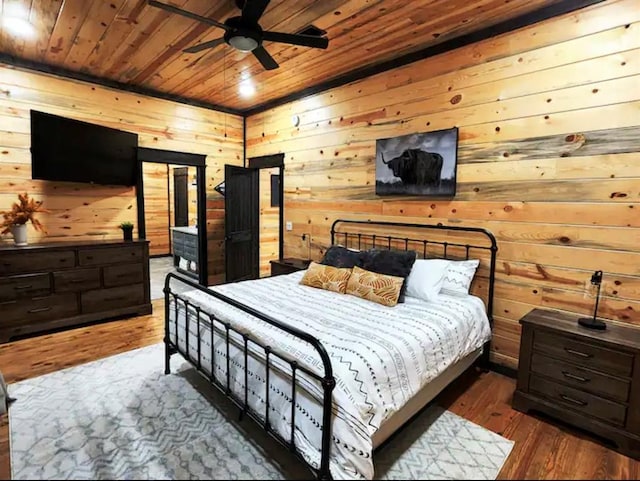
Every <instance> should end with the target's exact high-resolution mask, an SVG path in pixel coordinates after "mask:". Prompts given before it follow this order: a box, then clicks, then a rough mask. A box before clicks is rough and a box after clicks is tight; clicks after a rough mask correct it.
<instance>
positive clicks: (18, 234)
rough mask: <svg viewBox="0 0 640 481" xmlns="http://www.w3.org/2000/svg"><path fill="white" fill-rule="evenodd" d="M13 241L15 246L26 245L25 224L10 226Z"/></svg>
mask: <svg viewBox="0 0 640 481" xmlns="http://www.w3.org/2000/svg"><path fill="white" fill-rule="evenodd" d="M11 233H12V234H13V241H14V242H15V243H16V245H17V246H26V245H27V224H15V225H12V226H11Z"/></svg>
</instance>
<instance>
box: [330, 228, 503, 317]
mask: <svg viewBox="0 0 640 481" xmlns="http://www.w3.org/2000/svg"><path fill="white" fill-rule="evenodd" d="M335 244H339V245H343V246H345V247H350V248H355V249H369V248H377V249H389V250H405V251H408V250H413V251H416V253H417V256H418V258H422V259H427V258H430V259H451V260H468V259H472V258H473V259H480V266H479V267H478V271H477V272H478V273H482V274H484V273H486V275H487V286H486V292H487V294H486V302H487V316H488V317H489V322H491V325H492V326H493V289H494V283H495V271H496V254H497V252H498V246H497V243H496V238H495V237H494V235H493V234H492V233H491V232H489V231H488V230H486V229H482V228H480V227H464V226H457V225H455V226H453V225H442V224H435V225H428V224H406V223H403V222H385V221H380V222H377V221H371V220H348V219H338V220H336V221H335V222H334V223H333V224H332V225H331V245H335ZM476 276H477V277H478V274H476Z"/></svg>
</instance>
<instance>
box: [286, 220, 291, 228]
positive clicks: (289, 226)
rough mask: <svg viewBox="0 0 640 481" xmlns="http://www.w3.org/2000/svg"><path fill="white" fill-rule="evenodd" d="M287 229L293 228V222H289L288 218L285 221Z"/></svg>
mask: <svg viewBox="0 0 640 481" xmlns="http://www.w3.org/2000/svg"><path fill="white" fill-rule="evenodd" d="M286 226H287V230H293V222H291V221H290V220H288V221H287V224H286Z"/></svg>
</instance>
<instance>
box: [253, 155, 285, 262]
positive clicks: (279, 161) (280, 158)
mask: <svg viewBox="0 0 640 481" xmlns="http://www.w3.org/2000/svg"><path fill="white" fill-rule="evenodd" d="M247 167H248V168H250V169H257V170H260V169H271V168H273V167H279V168H280V169H279V171H278V175H279V176H280V192H279V193H278V195H279V196H280V199H279V200H280V207H279V212H278V213H279V217H280V219H279V225H278V258H279V260H282V259H283V258H284V154H270V155H263V156H260V157H250V158H249V165H248V166H247ZM260 195H262V194H261V193H260V192H259V191H258V199H260ZM259 209H260V205H259V201H258V210H259ZM259 245H260V241H259V240H258V246H259ZM259 255H260V248H259V247H258V258H260V257H259Z"/></svg>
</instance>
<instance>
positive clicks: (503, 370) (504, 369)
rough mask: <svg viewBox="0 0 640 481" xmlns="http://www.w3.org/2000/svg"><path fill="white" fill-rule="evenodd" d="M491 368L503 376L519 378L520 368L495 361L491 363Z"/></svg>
mask: <svg viewBox="0 0 640 481" xmlns="http://www.w3.org/2000/svg"><path fill="white" fill-rule="evenodd" d="M489 370H490V371H493V372H497V373H498V374H502V375H503V376H507V377H510V378H512V379H517V378H518V370H517V369H514V368H512V367H509V366H503V365H501V364H497V363H495V362H493V361H492V362H490V363H489Z"/></svg>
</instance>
